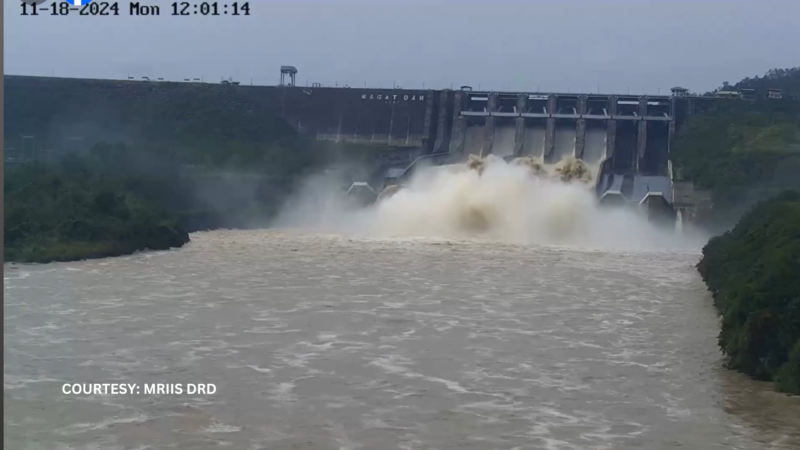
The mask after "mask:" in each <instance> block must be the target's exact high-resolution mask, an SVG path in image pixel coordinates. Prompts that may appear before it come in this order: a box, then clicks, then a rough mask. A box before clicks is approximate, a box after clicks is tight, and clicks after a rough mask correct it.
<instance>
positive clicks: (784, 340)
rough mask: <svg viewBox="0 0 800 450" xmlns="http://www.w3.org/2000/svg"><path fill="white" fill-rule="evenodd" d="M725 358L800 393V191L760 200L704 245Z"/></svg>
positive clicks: (703, 270) (704, 269) (702, 266)
mask: <svg viewBox="0 0 800 450" xmlns="http://www.w3.org/2000/svg"><path fill="white" fill-rule="evenodd" d="M698 270H699V272H700V274H701V275H702V277H703V280H704V281H705V282H706V284H707V285H708V287H709V289H710V290H711V291H712V293H713V294H714V301H715V304H716V306H717V308H718V309H719V311H720V313H721V314H722V330H721V332H720V335H719V345H720V347H721V349H722V351H723V353H724V354H725V356H726V360H727V364H728V366H729V367H731V368H732V369H735V370H739V371H741V372H744V373H746V374H749V375H752V376H754V377H756V378H759V379H764V380H775V381H776V385H777V387H778V389H780V390H783V391H786V392H791V393H795V394H800V194H799V193H797V192H785V193H782V194H780V195H778V196H776V197H775V198H773V199H771V200H768V201H764V202H761V203H759V204H758V205H757V206H756V207H754V208H753V209H752V210H750V211H749V212H748V213H747V214H745V215H744V216H743V217H742V219H741V220H740V221H739V223H738V224H737V225H736V227H735V228H734V229H733V230H731V231H729V232H727V233H725V234H724V235H722V236H718V237H715V238H713V239H711V240H710V241H709V242H708V244H707V245H706V246H705V247H704V248H703V258H702V260H701V261H700V263H699V264H698Z"/></svg>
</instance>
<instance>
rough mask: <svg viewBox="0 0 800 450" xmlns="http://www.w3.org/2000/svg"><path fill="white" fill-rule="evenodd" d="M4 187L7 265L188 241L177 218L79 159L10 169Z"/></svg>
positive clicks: (164, 247)
mask: <svg viewBox="0 0 800 450" xmlns="http://www.w3.org/2000/svg"><path fill="white" fill-rule="evenodd" d="M4 189H5V192H4V201H5V204H4V213H5V217H4V221H5V222H4V230H3V237H4V249H3V250H4V256H5V261H19V262H50V261H72V260H77V259H86V258H101V257H106V256H117V255H124V254H129V253H133V252H135V251H138V250H145V249H149V250H167V249H170V248H175V247H181V246H182V245H184V244H185V243H187V242H189V235H188V234H187V232H186V230H185V229H184V227H183V226H182V225H181V224H180V223H179V221H178V220H177V218H176V217H175V216H174V215H172V214H169V213H168V212H166V211H164V210H163V209H162V208H159V207H157V206H156V205H155V204H153V203H151V202H148V201H146V200H145V199H143V198H142V197H140V196H137V195H135V194H134V193H132V192H130V191H128V190H125V189H124V188H123V187H122V186H121V184H120V183H119V182H115V181H112V180H110V179H107V178H103V177H99V176H97V174H96V173H94V172H93V171H91V170H89V169H88V167H86V166H85V165H84V164H83V163H82V162H81V161H75V160H73V161H64V163H63V164H61V165H57V166H46V165H43V164H30V165H26V166H23V167H20V168H16V169H14V170H8V171H6V173H5V179H4Z"/></svg>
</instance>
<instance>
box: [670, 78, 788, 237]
mask: <svg viewBox="0 0 800 450" xmlns="http://www.w3.org/2000/svg"><path fill="white" fill-rule="evenodd" d="M773 81H774V82H773ZM778 81H780V82H778ZM727 86H730V85H727ZM735 86H747V87H752V88H755V89H762V88H763V89H765V90H766V86H769V87H770V88H772V87H778V88H783V89H785V91H784V93H786V92H787V91H788V92H798V93H800V91H798V90H797V89H798V88H800V70H799V69H787V70H783V69H775V70H771V71H770V72H768V75H767V76H765V77H756V78H747V79H745V80H742V81H741V82H739V83H737V84H736V85H735ZM728 88H730V87H728ZM791 89H794V90H795V91H791ZM671 158H672V161H673V164H674V165H675V167H676V169H677V171H678V172H679V173H680V175H681V177H682V178H683V179H685V180H689V181H692V182H694V184H695V185H696V186H698V187H700V188H704V189H708V190H710V191H711V194H712V198H713V203H714V214H713V218H712V220H713V221H714V222H717V223H716V225H719V226H721V227H727V226H728V225H731V224H733V223H735V222H736V220H737V219H738V218H739V216H741V214H743V213H744V211H746V210H747V209H749V208H750V207H751V206H752V205H754V204H755V203H757V202H758V201H760V200H764V199H766V198H768V197H770V196H772V195H775V194H776V193H778V192H780V191H782V190H786V189H800V175H798V174H800V101H797V100H794V99H792V98H784V99H781V100H775V99H761V100H758V101H755V102H747V101H741V100H728V101H720V102H718V103H717V104H716V105H715V108H714V109H713V110H710V111H707V112H704V113H702V114H696V115H693V116H691V117H689V119H688V120H687V121H686V123H684V125H683V126H682V127H681V128H680V130H679V131H678V133H677V134H676V136H675V140H674V143H673V148H672V150H671ZM716 225H715V226H716Z"/></svg>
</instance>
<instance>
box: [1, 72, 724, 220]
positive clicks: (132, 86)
mask: <svg viewBox="0 0 800 450" xmlns="http://www.w3.org/2000/svg"><path fill="white" fill-rule="evenodd" d="M296 74H297V69H296V68H295V67H293V66H282V67H281V85H279V86H239V85H236V86H234V85H219V84H216V83H215V84H213V85H212V84H209V85H208V86H207V87H204V89H206V88H207V89H220V90H224V91H223V92H222V95H223V96H224V97H226V98H230V103H231V104H243V105H245V107H250V106H247V105H255V106H258V107H259V108H258V114H269V113H272V114H275V115H279V116H281V117H283V118H284V119H285V120H286V121H287V122H288V123H289V124H290V125H291V126H292V127H294V128H295V129H296V130H297V131H299V132H300V133H303V134H306V135H308V136H313V137H315V138H316V139H319V140H327V141H335V142H341V143H350V144H362V145H370V146H379V147H384V150H383V151H379V152H376V155H380V158H378V159H380V162H379V164H378V165H379V166H380V169H381V170H383V171H384V176H386V175H389V178H390V181H391V182H393V183H402V182H403V179H404V178H407V177H408V176H409V174H411V173H412V172H413V168H414V167H418V166H419V165H423V164H433V165H437V164H445V163H452V162H458V161H460V160H464V159H466V158H467V156H468V155H470V154H480V155H488V154H494V155H496V156H499V157H502V158H505V159H511V158H514V157H519V156H527V155H530V156H535V157H537V158H541V159H542V160H543V161H544V162H545V163H547V164H552V163H556V162H558V161H559V160H562V159H564V158H567V157H576V158H580V159H582V160H584V161H585V162H586V163H587V164H589V165H592V166H599V167H600V168H601V170H600V176H599V177H598V184H597V186H598V196H599V197H601V198H602V196H603V194H604V193H606V192H609V193H610V194H609V195H612V194H613V193H614V192H616V191H617V190H618V191H619V192H620V195H623V196H624V197H626V199H627V200H626V201H627V202H629V203H632V204H638V202H639V201H641V200H642V199H643V198H644V197H645V196H646V193H647V192H648V190H647V189H646V188H642V186H645V187H646V186H647V185H648V183H649V184H650V185H651V188H652V189H651V190H656V191H658V192H663V193H665V194H664V197H665V198H666V199H667V201H670V202H671V201H672V200H671V194H670V193H671V192H672V189H671V188H670V187H669V186H667V185H664V180H669V176H668V161H669V151H670V146H671V142H672V139H673V135H674V134H675V132H676V131H677V130H678V129H680V127H681V125H682V124H683V122H684V121H685V120H686V118H687V117H689V116H690V115H692V114H696V113H699V112H702V111H705V110H707V109H709V108H712V107H713V105H714V103H715V102H717V101H718V99H717V98H716V97H700V96H691V95H689V92H688V90H686V89H683V88H674V89H673V90H672V91H673V92H672V95H669V96H667V95H663V96H662V95H656V96H633V95H600V94H575V93H542V92H490V91H480V90H477V91H476V90H474V89H472V88H471V87H469V86H463V87H462V89H458V90H451V89H443V90H430V89H428V90H413V89H401V88H392V89H367V88H349V87H343V88H332V87H322V86H320V85H318V84H313V85H312V86H310V87H302V86H296V83H295V76H296ZM286 76H288V77H289V82H288V83H287V82H286V79H285V77H286ZM4 78H5V82H6V86H5V89H6V90H7V91H8V90H9V89H12V90H15V91H18V92H16V95H17V98H20V99H22V98H28V97H29V96H31V95H35V96H37V98H40V100H41V98H44V96H46V95H47V96H53V97H54V98H62V97H63V98H67V99H70V100H68V101H66V100H65V101H64V102H62V104H60V106H59V108H60V109H59V112H58V115H57V116H54V117H53V119H57V121H58V122H57V124H56V125H58V126H54V123H55V122H53V121H52V120H51V122H49V123H47V124H39V123H33V122H31V123H27V122H25V123H22V124H21V125H20V126H19V127H18V128H20V129H25V130H28V129H30V130H34V131H38V130H45V129H46V131H47V132H48V133H49V134H54V133H55V134H58V135H59V136H61V137H56V140H58V139H61V140H63V139H64V138H65V137H68V136H75V135H76V134H74V133H83V134H81V136H84V138H85V145H86V146H90V145H92V143H93V142H97V141H100V140H104V139H106V140H107V139H109V138H110V137H113V136H119V135H122V136H125V133H127V134H128V135H130V134H131V133H133V132H134V131H135V130H133V131H131V130H127V129H126V123H125V122H124V121H123V120H116V119H114V117H109V112H111V113H114V112H115V111H117V110H118V109H124V108H117V107H118V106H119V105H122V104H128V103H132V102H140V101H141V100H142V99H147V101H151V102H152V101H167V102H168V101H171V100H172V99H174V98H182V97H181V95H182V94H180V92H189V91H191V92H194V91H193V90H196V89H195V88H196V86H195V87H193V86H192V85H191V84H189V85H186V87H182V86H183V85H184V84H183V83H166V82H165V83H147V82H139V81H121V80H79V79H64V78H45V77H19V76H8V75H7V76H5V77H4ZM159 86H162V87H159ZM187 95H188V94H187ZM191 95H194V94H191ZM73 99H80V101H78V100H73ZM81 102H82V103H81ZM39 103H41V104H45V103H44V102H42V101H39ZM39 103H37V104H39ZM67 103H68V104H67ZM86 105H89V107H86ZM6 112H7V114H8V112H9V111H6ZM45 113H47V114H50V112H49V111H45ZM45 113H43V114H41V116H42V117H46V116H47V114H45ZM51 115H52V114H51ZM20 117H21V118H22V119H24V120H20V121H19V122H24V121H27V119H28V118H27V116H25V117H22V116H20ZM266 119H267V118H266V116H265V120H266ZM96 123H103V124H104V125H103V126H102V127H98V126H94V124H96ZM40 133H43V131H40ZM64 133H70V134H64ZM26 135H27V134H26ZM62 135H63V136H62ZM53 139H54V136H50V140H53ZM16 145H18V143H17V142H16V141H14V142H13V146H16ZM656 178H659V179H661V180H662V181H658V182H657V181H653V180H655V179H656ZM625 180H631V181H630V182H628V181H625ZM666 182H667V183H668V181H666ZM627 183H629V184H630V189H628V187H627V186H628V184H627ZM623 184H624V185H625V187H626V188H625V190H623V189H621V188H622V187H623ZM654 184H659V187H658V188H655V187H653V186H652V185H654ZM372 186H376V187H377V188H378V190H380V189H382V188H383V186H379V185H378V184H375V183H373V184H372Z"/></svg>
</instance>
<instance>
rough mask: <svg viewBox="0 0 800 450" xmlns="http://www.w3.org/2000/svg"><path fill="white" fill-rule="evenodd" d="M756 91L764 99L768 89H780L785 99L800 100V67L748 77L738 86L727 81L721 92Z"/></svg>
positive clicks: (775, 70) (774, 70)
mask: <svg viewBox="0 0 800 450" xmlns="http://www.w3.org/2000/svg"><path fill="white" fill-rule="evenodd" d="M740 89H755V90H756V93H757V95H758V96H760V97H764V96H765V95H766V93H767V90H768V89H780V90H781V91H783V95H784V97H791V98H794V99H800V67H792V68H789V69H772V70H770V71H768V72H767V73H766V74H765V75H764V76H755V77H752V78H751V77H747V78H745V79H743V80H741V81H739V82H737V83H736V84H730V83H728V82H727V81H726V82H724V83H723V84H722V86H721V87H720V88H719V90H740Z"/></svg>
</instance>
